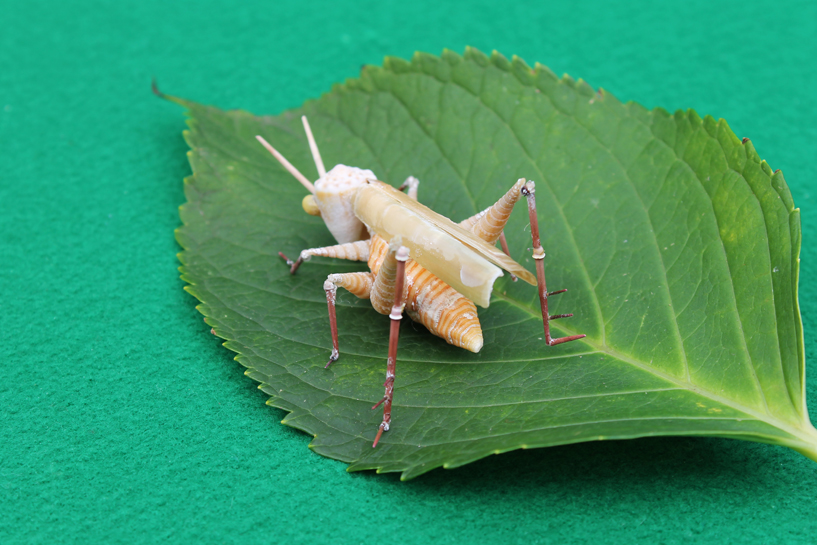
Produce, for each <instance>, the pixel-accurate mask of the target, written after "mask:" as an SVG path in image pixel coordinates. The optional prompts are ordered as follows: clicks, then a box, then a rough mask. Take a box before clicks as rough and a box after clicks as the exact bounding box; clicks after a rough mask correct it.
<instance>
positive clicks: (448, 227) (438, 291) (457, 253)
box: [256, 116, 585, 447]
mask: <svg viewBox="0 0 817 545" xmlns="http://www.w3.org/2000/svg"><path fill="white" fill-rule="evenodd" d="M302 121H303V125H304V130H305V131H306V136H307V140H308V141H309V147H310V149H311V151H312V157H313V159H314V161H315V166H316V167H317V169H318V173H319V175H320V178H319V179H318V180H317V181H316V182H315V183H314V185H313V184H312V183H311V182H310V181H309V180H308V179H307V178H306V177H305V176H304V175H303V174H301V173H300V172H299V171H298V170H297V169H296V168H295V167H293V166H292V165H291V164H290V163H289V161H287V160H286V159H285V158H284V156H283V155H281V154H280V153H279V152H278V151H277V150H276V149H275V148H273V147H272V146H271V145H270V144H269V143H268V142H267V141H266V140H264V139H263V138H262V137H261V136H256V138H257V139H258V141H259V142H260V143H261V144H262V145H263V146H264V147H265V148H267V150H268V151H269V152H270V153H272V155H273V156H275V158H276V159H277V160H278V161H279V162H280V163H281V164H282V165H283V166H284V168H286V169H287V170H288V171H289V172H290V173H291V174H292V175H293V176H294V177H295V178H296V179H297V180H298V181H300V182H301V183H302V184H303V185H304V187H306V189H307V190H309V193H310V194H309V195H307V196H306V197H305V198H304V200H303V203H302V204H303V208H304V210H305V211H306V212H307V213H308V214H310V215H313V216H321V218H322V219H323V220H324V222H325V223H326V226H327V228H328V229H329V231H330V232H331V233H332V235H333V236H334V237H335V239H336V240H337V241H338V244H337V245H334V246H326V247H323V248H310V249H306V250H303V251H302V252H301V253H300V255H299V256H298V258H297V259H296V260H294V261H293V260H290V259H288V258H287V257H286V256H285V255H284V254H283V253H279V255H280V256H281V258H283V259H284V260H285V261H286V262H287V264H288V265H290V267H291V268H290V272H291V273H292V274H295V272H296V271H297V270H298V267H299V266H300V265H301V263H303V262H304V261H306V260H308V259H309V258H310V257H312V256H325V257H334V258H338V259H348V260H352V261H368V265H369V269H370V271H371V272H356V273H345V274H330V275H329V276H328V277H327V279H326V281H325V282H324V285H323V288H324V290H325V291H326V302H327V305H328V307H329V327H330V330H331V334H332V353H331V355H330V356H329V362H328V363H327V364H326V367H329V365H331V364H332V363H333V362H335V361H337V359H338V357H339V347H338V326H337V318H336V314H335V299H336V296H337V289H338V287H342V288H344V289H346V290H348V291H350V292H351V293H353V294H354V295H356V296H357V297H360V298H364V299H365V298H368V299H370V300H371V302H372V306H373V307H374V309H375V310H376V311H377V312H379V313H380V314H387V315H388V316H389V318H390V319H391V331H390V335H389V353H388V360H387V368H386V382H385V383H384V386H385V394H384V396H383V399H381V400H380V401H379V402H378V403H377V404H376V405H374V406H373V407H372V409H376V408H377V407H379V406H380V405H381V404H382V405H383V421H382V422H381V423H380V427H379V428H378V431H377V435H376V437H375V439H374V443H373V444H372V447H376V446H377V443H378V441H380V437H381V436H382V434H383V432H384V431H388V430H389V426H390V425H391V408H392V401H393V399H394V377H395V369H396V361H397V341H398V336H399V333H400V320H401V318H402V315H403V311H404V310H405V311H406V313H407V314H408V315H409V317H410V318H411V319H412V320H414V321H416V322H419V323H421V324H423V325H424V326H426V327H427V328H428V330H429V331H430V332H431V333H433V334H434V335H437V336H439V337H442V338H443V339H445V340H446V341H447V342H448V343H449V344H453V345H455V346H459V347H461V348H465V349H466V350H470V351H471V352H479V350H480V349H481V348H482V344H483V339H482V329H481V327H480V324H479V318H478V317H477V309H476V306H475V304H476V305H479V306H481V307H488V305H489V303H490V296H491V290H492V289H493V284H494V281H495V280H496V279H497V278H498V277H500V276H502V270H501V269H505V270H506V271H508V272H509V273H511V275H512V277H514V280H516V278H517V277H518V278H521V279H522V280H524V281H525V282H528V283H529V284H531V285H535V286H538V289H539V301H540V303H541V308H542V322H543V324H544V329H545V342H546V343H547V344H548V345H549V346H554V345H557V344H562V343H566V342H569V341H575V340H577V339H581V338H583V337H585V335H571V336H568V337H561V338H557V339H554V338H552V337H551V335H550V321H551V320H555V319H557V318H567V317H570V316H573V315H572V314H558V315H549V314H548V297H549V296H551V295H555V294H557V293H563V292H565V291H567V290H566V289H563V290H558V291H553V292H550V293H548V291H547V286H546V284H545V267H544V258H545V252H544V250H543V249H542V245H541V243H540V240H539V222H538V220H537V216H536V197H535V188H534V183H533V182H531V181H526V180H525V179H524V178H522V179H520V180H518V181H517V182H516V183H515V184H514V185H513V186H512V187H511V189H510V190H509V191H508V192H507V193H506V194H505V195H504V196H503V197H502V198H500V199H499V200H498V201H497V202H496V204H494V205H493V206H491V207H489V208H487V209H486V210H483V211H482V212H480V213H478V214H476V215H474V216H472V217H470V218H468V219H466V220H464V221H462V222H461V223H459V224H456V223H454V222H452V221H451V220H449V219H448V218H446V217H445V216H442V215H440V214H437V213H436V212H434V211H432V210H431V209H429V208H427V207H426V206H423V205H422V204H420V203H419V202H418V201H417V191H418V185H419V182H418V181H417V179H416V178H414V177H409V178H408V179H407V180H406V182H405V183H404V184H403V185H402V186H401V187H400V188H399V189H395V188H393V187H392V186H390V185H388V184H385V183H383V182H380V181H377V178H376V177H375V175H374V173H373V172H372V171H371V170H363V169H359V168H356V167H348V166H345V165H337V166H335V167H334V168H333V169H332V170H330V171H329V172H327V171H326V169H325V168H324V165H323V160H322V159H321V156H320V152H319V151H318V146H317V144H316V143H315V138H314V137H313V135H312V130H311V129H310V127H309V122H308V121H307V119H306V116H304V117H302ZM402 190H407V193H408V195H406V194H404V193H403V192H402ZM523 196H524V197H525V198H526V200H527V203H528V215H529V217H530V226H531V237H532V239H533V258H534V260H535V261H536V276H534V275H533V274H531V273H530V272H529V271H527V270H526V269H525V268H523V267H522V265H520V264H519V263H517V262H516V261H514V260H513V259H511V258H510V257H509V256H508V253H509V252H508V246H507V243H506V241H505V237H504V233H503V229H504V227H505V224H506V223H507V221H508V218H509V216H510V214H511V210H512V209H513V207H514V205H515V204H516V203H517V202H518V201H519V200H520V199H521V198H522V197H523ZM497 240H499V241H500V244H501V246H502V249H503V251H504V253H503V252H502V251H499V250H498V249H497V248H496V247H495V246H494V244H495V243H496V242H497Z"/></svg>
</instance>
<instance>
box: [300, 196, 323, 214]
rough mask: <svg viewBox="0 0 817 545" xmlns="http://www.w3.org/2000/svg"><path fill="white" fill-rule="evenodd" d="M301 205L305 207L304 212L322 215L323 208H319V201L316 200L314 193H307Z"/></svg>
mask: <svg viewBox="0 0 817 545" xmlns="http://www.w3.org/2000/svg"><path fill="white" fill-rule="evenodd" d="M301 206H303V207H304V212H306V213H307V214H309V215H310V216H320V215H321V209H320V208H318V202H317V201H316V200H315V196H314V195H307V196H306V197H304V200H303V201H301Z"/></svg>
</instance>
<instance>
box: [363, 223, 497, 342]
mask: <svg viewBox="0 0 817 545" xmlns="http://www.w3.org/2000/svg"><path fill="white" fill-rule="evenodd" d="M388 246H389V245H388V243H387V242H386V241H385V240H384V239H383V238H382V237H380V236H378V235H373V236H372V240H371V247H370V249H369V268H370V269H371V270H372V274H373V275H375V276H376V275H377V272H378V271H379V270H380V266H381V264H382V263H383V260H384V258H385V257H386V253H387V252H388ZM406 284H407V292H406V307H405V308H406V313H407V314H408V315H409V317H410V318H411V319H412V320H414V321H415V322H418V323H420V324H423V325H424V326H425V327H426V328H428V330H429V331H430V332H431V333H433V334H434V335H437V336H438V337H442V338H443V339H445V340H446V342H448V343H449V344H453V345H454V346H458V347H460V348H465V349H466V350H470V351H471V352H479V351H480V349H481V348H482V344H483V341H482V327H481V326H480V324H479V317H478V316H477V307H476V306H474V303H472V302H471V301H469V300H468V299H467V298H466V297H465V296H463V295H462V294H461V293H459V292H457V290H455V289H454V288H452V287H451V286H449V285H448V284H446V283H445V282H443V281H442V280H440V279H439V278H438V277H437V276H435V275H433V274H431V273H430V272H429V271H428V270H426V269H425V268H423V267H422V266H421V265H420V264H419V263H417V262H416V261H414V260H413V259H409V260H408V262H407V263H406ZM372 298H373V299H374V298H375V294H372ZM375 308H377V307H375ZM379 312H381V313H382V314H388V308H387V307H384V308H383V310H379Z"/></svg>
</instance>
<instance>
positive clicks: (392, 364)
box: [372, 246, 409, 448]
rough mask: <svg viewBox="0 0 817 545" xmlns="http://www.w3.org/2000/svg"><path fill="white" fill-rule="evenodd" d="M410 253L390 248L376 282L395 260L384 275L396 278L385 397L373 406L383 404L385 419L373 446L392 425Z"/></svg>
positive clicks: (402, 247) (387, 280) (403, 247)
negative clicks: (401, 322)
mask: <svg viewBox="0 0 817 545" xmlns="http://www.w3.org/2000/svg"><path fill="white" fill-rule="evenodd" d="M408 254H409V251H408V248H406V247H405V246H400V247H399V248H398V250H397V252H394V251H393V250H390V252H389V255H388V256H387V257H386V259H385V260H384V262H383V265H382V266H381V267H380V271H378V273H377V277H378V278H377V279H376V280H375V283H377V280H379V279H380V277H381V275H382V273H383V269H384V268H386V263H387V262H389V261H393V262H394V269H391V265H392V264H391V263H389V267H388V268H387V273H386V274H385V275H383V276H389V277H391V278H386V279H384V280H386V282H384V284H391V282H389V280H391V279H393V280H394V282H393V284H392V286H393V288H392V291H393V298H392V300H393V303H394V304H393V305H392V307H391V312H389V318H390V319H391V329H390V330H389V356H388V360H387V363H386V382H384V383H383V386H384V387H385V389H386V391H385V395H384V396H383V399H381V400H380V401H379V402H378V403H377V404H376V405H375V406H373V407H372V410H374V409H376V408H378V407H379V406H380V405H381V404H382V405H383V421H382V422H381V423H380V427H379V428H378V429H377V436H375V438H374V443H372V448H375V447H376V446H377V443H378V441H380V436H382V435H383V432H384V431H389V426H390V425H391V406H392V401H393V400H394V376H395V372H396V368H397V342H398V339H399V337H400V321H401V320H402V318H403V308H404V307H405V302H406V295H405V290H404V288H405V286H406V261H408ZM391 271H393V272H391Z"/></svg>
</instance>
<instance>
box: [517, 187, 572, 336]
mask: <svg viewBox="0 0 817 545" xmlns="http://www.w3.org/2000/svg"><path fill="white" fill-rule="evenodd" d="M520 181H524V180H520ZM517 183H518V182H517ZM514 187H515V186H514ZM521 193H522V195H524V196H525V197H527V199H528V216H529V217H530V234H531V238H532V239H533V259H534V261H536V279H537V284H538V288H539V303H540V305H541V307H542V322H543V323H544V326H545V342H547V343H548V345H550V346H555V345H557V344H562V343H566V342H570V341H576V340H578V339H583V338H584V337H586V336H587V335H570V336H568V337H561V338H559V339H553V338H551V336H550V320H556V319H557V318H569V317H570V316H573V315H572V314H555V315H549V314H548V296H549V295H556V294H557V293H564V292H566V291H567V290H566V289H564V290H558V291H553V292H550V293H548V291H547V284H546V283H545V250H544V249H543V248H542V243H541V241H540V240H539V219H538V217H537V215H536V195H535V184H534V183H533V182H527V183H525V184H524V185H523V186H522V189H521Z"/></svg>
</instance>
